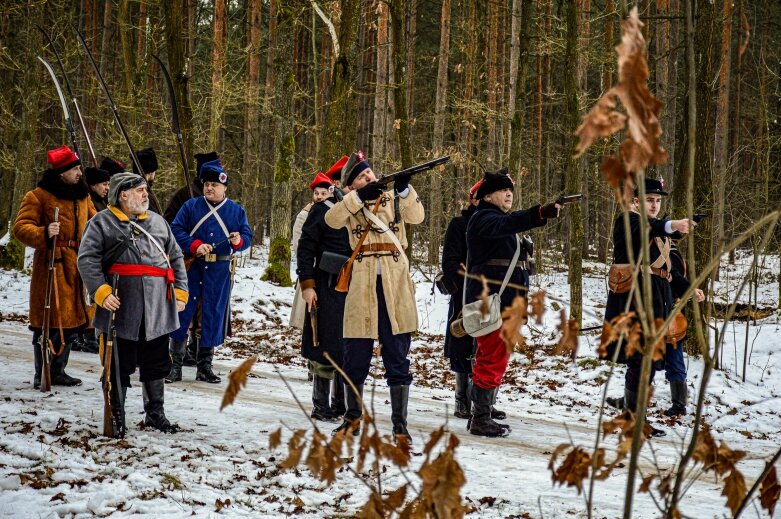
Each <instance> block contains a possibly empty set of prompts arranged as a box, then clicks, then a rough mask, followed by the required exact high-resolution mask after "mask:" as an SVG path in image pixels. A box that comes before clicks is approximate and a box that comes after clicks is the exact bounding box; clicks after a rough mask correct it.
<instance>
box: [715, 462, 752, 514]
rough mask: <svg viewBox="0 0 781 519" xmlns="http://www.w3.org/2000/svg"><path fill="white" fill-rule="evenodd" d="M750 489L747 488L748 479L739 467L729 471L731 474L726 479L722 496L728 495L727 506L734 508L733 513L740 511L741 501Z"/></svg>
mask: <svg viewBox="0 0 781 519" xmlns="http://www.w3.org/2000/svg"><path fill="white" fill-rule="evenodd" d="M747 492H748V489H747V488H746V480H745V479H744V478H743V474H741V473H740V471H739V470H738V469H735V468H733V469H732V471H731V472H730V473H729V476H727V478H726V479H725V480H724V489H723V490H722V491H721V495H722V496H727V508H729V509H730V510H732V513H733V514H735V512H737V511H738V508H740V503H742V502H743V499H744V498H745V497H746V493H747Z"/></svg>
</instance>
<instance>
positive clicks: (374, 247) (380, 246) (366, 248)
mask: <svg viewBox="0 0 781 519" xmlns="http://www.w3.org/2000/svg"><path fill="white" fill-rule="evenodd" d="M397 250H398V249H397V248H396V246H395V245H394V244H392V243H370V244H369V245H361V248H360V249H358V252H363V253H366V252H395V251H397Z"/></svg>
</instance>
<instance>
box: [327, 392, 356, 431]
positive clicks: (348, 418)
mask: <svg viewBox="0 0 781 519" xmlns="http://www.w3.org/2000/svg"><path fill="white" fill-rule="evenodd" d="M355 388H356V389H357V390H358V395H356V394H355V391H353V388H352V387H350V384H347V383H346V382H345V384H344V394H345V400H346V401H347V411H346V412H345V413H344V419H343V421H342V424H341V425H340V426H339V427H337V428H336V429H334V430H333V432H332V433H331V434H336V433H338V432H339V431H341V430H343V429H349V428H350V427H351V426H352V424H353V422H354V421H356V420H358V421H359V423H358V426H357V427H356V428H355V429H354V430H353V436H358V435H359V434H361V424H360V419H361V415H363V408H362V407H361V399H362V398H363V384H356V385H355ZM359 396H360V398H361V399H359V398H358V397H359Z"/></svg>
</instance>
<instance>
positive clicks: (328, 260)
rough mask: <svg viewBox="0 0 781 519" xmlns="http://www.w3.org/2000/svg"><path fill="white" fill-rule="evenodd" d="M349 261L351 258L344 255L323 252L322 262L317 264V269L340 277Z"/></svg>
mask: <svg viewBox="0 0 781 519" xmlns="http://www.w3.org/2000/svg"><path fill="white" fill-rule="evenodd" d="M349 259H350V257H349V256H344V255H342V254H337V253H335V252H328V251H323V254H322V256H320V262H319V263H318V264H317V267H318V268H319V269H320V270H323V271H325V272H328V273H329V274H336V275H339V272H340V271H341V270H342V267H343V266H344V264H345V263H347V260H349Z"/></svg>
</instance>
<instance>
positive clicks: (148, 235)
mask: <svg viewBox="0 0 781 519" xmlns="http://www.w3.org/2000/svg"><path fill="white" fill-rule="evenodd" d="M128 223H130V225H132V226H133V227H135V228H136V229H138V230H139V231H141V232H142V233H144V234H146V236H147V238H149V240H150V241H151V242H152V243H153V244H154V246H155V247H157V250H159V251H160V253H161V254H162V255H163V259H164V260H165V263H166V265H168V268H171V262H170V261H169V260H168V254H166V253H165V249H163V246H162V245H160V242H159V241H157V240H156V239H155V237H154V236H152V235H151V234H149V233H148V232H147V230H146V229H144V228H143V227H141V226H140V225H138V224H137V223H136V222H134V221H133V220H130V221H129V222H128Z"/></svg>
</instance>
